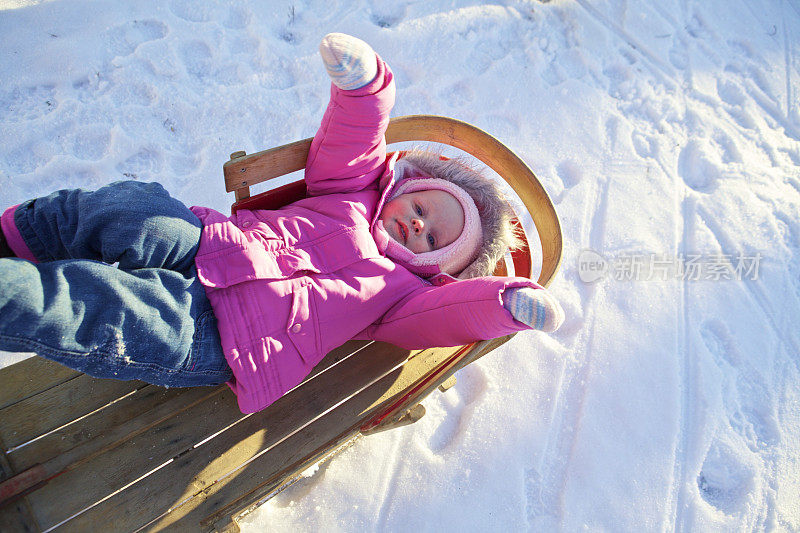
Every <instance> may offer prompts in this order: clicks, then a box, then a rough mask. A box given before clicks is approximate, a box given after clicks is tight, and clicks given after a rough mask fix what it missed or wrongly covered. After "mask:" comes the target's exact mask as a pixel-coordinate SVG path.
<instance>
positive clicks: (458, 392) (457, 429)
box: [429, 365, 487, 453]
mask: <svg viewBox="0 0 800 533" xmlns="http://www.w3.org/2000/svg"><path fill="white" fill-rule="evenodd" d="M457 379H458V381H457V382H456V384H455V386H454V387H452V388H451V389H449V390H447V391H446V392H445V393H444V394H445V403H446V404H447V407H446V409H447V413H446V416H445V418H444V420H443V421H442V423H441V424H440V425H439V427H438V428H437V429H436V431H435V432H434V433H433V435H431V439H430V442H429V445H430V449H431V450H432V451H433V452H436V453H439V452H442V451H444V450H445V449H446V448H448V447H449V446H450V445H451V444H453V443H454V442H455V441H456V440H457V439H458V438H459V436H461V435H462V434H463V432H464V431H465V429H466V427H467V425H468V424H469V419H470V418H471V414H472V410H473V407H474V406H473V404H474V403H475V402H476V401H477V400H479V399H480V398H481V397H482V396H483V395H484V394H485V393H486V386H487V381H486V376H485V375H484V373H483V370H481V369H480V368H479V367H476V366H474V365H471V366H468V367H466V368H463V369H462V370H461V371H459V373H458V376H457Z"/></svg>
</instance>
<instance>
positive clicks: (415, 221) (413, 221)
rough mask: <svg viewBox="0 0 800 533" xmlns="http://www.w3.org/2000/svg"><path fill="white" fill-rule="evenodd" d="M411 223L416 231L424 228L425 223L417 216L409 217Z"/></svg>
mask: <svg viewBox="0 0 800 533" xmlns="http://www.w3.org/2000/svg"><path fill="white" fill-rule="evenodd" d="M411 225H412V226H413V227H414V231H415V232H416V233H419V232H421V231H422V230H423V229H424V228H425V224H424V223H423V222H422V220H420V219H419V218H414V219H411Z"/></svg>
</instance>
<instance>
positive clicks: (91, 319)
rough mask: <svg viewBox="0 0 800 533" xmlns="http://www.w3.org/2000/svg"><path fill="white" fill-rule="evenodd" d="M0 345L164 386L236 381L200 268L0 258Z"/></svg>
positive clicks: (100, 374) (111, 375)
mask: <svg viewBox="0 0 800 533" xmlns="http://www.w3.org/2000/svg"><path fill="white" fill-rule="evenodd" d="M0 350H5V351H33V352H36V353H38V354H39V355H41V356H44V357H46V358H48V359H52V360H54V361H57V362H60V363H62V364H64V365H66V366H69V367H71V368H74V369H76V370H79V371H82V372H85V373H87V374H89V375H92V376H95V377H104V378H116V379H122V380H129V379H141V380H143V381H147V382H149V383H153V384H156V385H164V386H174V387H181V386H194V385H215V384H219V383H223V382H225V381H227V380H229V379H230V378H231V371H230V368H229V367H228V365H227V363H226V361H225V356H224V354H223V352H222V347H221V345H220V339H219V332H218V330H217V323H216V318H215V317H214V314H213V312H212V311H211V306H210V304H209V302H208V299H207V298H206V296H205V291H204V288H203V287H202V285H201V284H200V283H199V281H198V280H197V277H196V271H195V270H194V267H190V268H189V269H188V272H187V273H186V274H182V273H179V272H175V271H171V270H165V269H159V268H145V269H137V270H132V271H127V272H126V271H123V270H120V269H117V268H115V267H113V266H111V265H108V264H105V263H102V262H98V261H90V260H64V261H51V262H45V263H38V264H34V263H31V262H29V261H25V260H22V259H0Z"/></svg>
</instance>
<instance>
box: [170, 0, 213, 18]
mask: <svg viewBox="0 0 800 533" xmlns="http://www.w3.org/2000/svg"><path fill="white" fill-rule="evenodd" d="M211 9H212V8H211V6H210V5H209V4H206V3H205V2H194V1H192V0H172V1H171V2H170V3H169V10H170V11H172V14H173V15H175V16H176V17H178V18H180V19H183V20H186V21H189V22H205V21H207V20H209V19H210V18H211Z"/></svg>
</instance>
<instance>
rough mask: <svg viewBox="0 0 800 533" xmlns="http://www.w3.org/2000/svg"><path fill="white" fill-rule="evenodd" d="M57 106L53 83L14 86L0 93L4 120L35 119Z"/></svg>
mask: <svg viewBox="0 0 800 533" xmlns="http://www.w3.org/2000/svg"><path fill="white" fill-rule="evenodd" d="M57 107H58V100H56V95H55V86H54V85H37V86H35V87H14V88H13V89H11V90H10V91H8V92H2V93H0V109H2V110H3V114H4V116H3V120H4V121H5V122H11V123H18V122H25V121H28V120H35V119H38V118H41V117H43V116H45V115H48V114H50V113H52V112H53V111H55V110H56V108H57Z"/></svg>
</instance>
